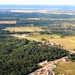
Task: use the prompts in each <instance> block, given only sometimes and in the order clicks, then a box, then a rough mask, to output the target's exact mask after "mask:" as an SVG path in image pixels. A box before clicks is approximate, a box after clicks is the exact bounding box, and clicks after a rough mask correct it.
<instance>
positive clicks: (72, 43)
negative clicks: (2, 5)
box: [30, 34, 75, 50]
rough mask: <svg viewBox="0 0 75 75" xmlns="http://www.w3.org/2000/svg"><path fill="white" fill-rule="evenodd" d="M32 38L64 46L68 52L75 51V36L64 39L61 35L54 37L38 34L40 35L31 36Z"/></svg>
mask: <svg viewBox="0 0 75 75" xmlns="http://www.w3.org/2000/svg"><path fill="white" fill-rule="evenodd" d="M30 37H31V38H34V39H37V40H40V41H41V39H42V38H44V39H46V40H48V41H50V42H54V43H56V44H61V45H62V46H63V48H65V49H67V50H74V49H75V36H71V37H67V36H66V37H64V38H61V37H60V36H59V35H54V34H53V35H47V34H44V35H41V34H38V35H31V36H30Z"/></svg>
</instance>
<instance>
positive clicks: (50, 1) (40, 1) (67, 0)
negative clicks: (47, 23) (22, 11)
mask: <svg viewBox="0 0 75 75" xmlns="http://www.w3.org/2000/svg"><path fill="white" fill-rule="evenodd" d="M0 4H24V5H29V4H30V5H75V0H0Z"/></svg>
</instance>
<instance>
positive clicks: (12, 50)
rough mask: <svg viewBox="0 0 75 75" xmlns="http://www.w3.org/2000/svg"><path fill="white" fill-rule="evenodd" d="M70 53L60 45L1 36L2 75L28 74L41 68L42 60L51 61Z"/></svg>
mask: <svg viewBox="0 0 75 75" xmlns="http://www.w3.org/2000/svg"><path fill="white" fill-rule="evenodd" d="M66 55H68V51H66V50H64V49H62V48H60V47H58V46H48V45H45V44H44V45H43V44H42V43H39V42H35V41H29V40H27V39H18V38H14V37H10V36H0V75H27V74H29V73H30V72H32V71H34V70H36V69H37V68H40V67H39V66H38V65H37V64H38V63H39V62H41V61H45V60H48V61H51V60H54V59H58V58H61V57H64V56H66Z"/></svg>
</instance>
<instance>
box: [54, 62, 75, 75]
mask: <svg viewBox="0 0 75 75" xmlns="http://www.w3.org/2000/svg"><path fill="white" fill-rule="evenodd" d="M54 72H55V75H75V62H71V61H67V62H64V61H60V62H59V63H58V64H57V67H56V69H55V70H54Z"/></svg>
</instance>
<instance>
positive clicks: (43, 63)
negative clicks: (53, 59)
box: [39, 60, 48, 66]
mask: <svg viewBox="0 0 75 75" xmlns="http://www.w3.org/2000/svg"><path fill="white" fill-rule="evenodd" d="M47 63H48V61H47V60H46V61H43V62H41V63H39V65H40V66H43V65H45V64H47Z"/></svg>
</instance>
